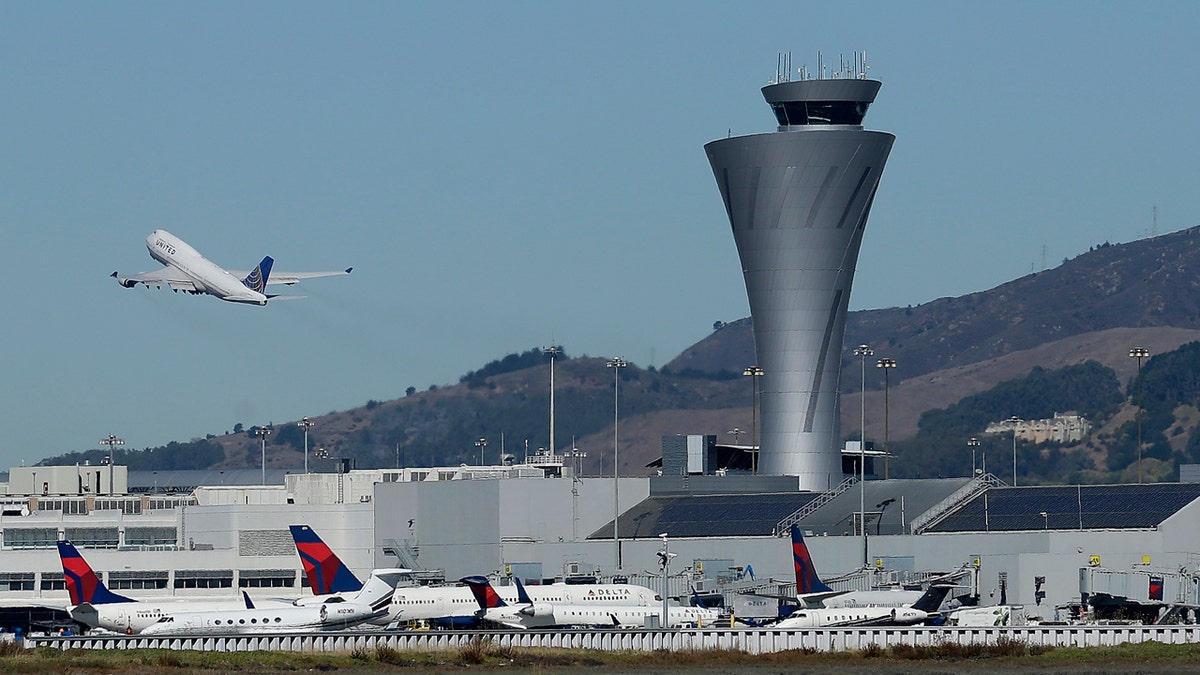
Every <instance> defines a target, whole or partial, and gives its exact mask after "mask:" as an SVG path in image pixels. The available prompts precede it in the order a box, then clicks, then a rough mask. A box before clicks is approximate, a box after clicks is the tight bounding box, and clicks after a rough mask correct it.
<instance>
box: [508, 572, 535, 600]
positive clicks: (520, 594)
mask: <svg viewBox="0 0 1200 675" xmlns="http://www.w3.org/2000/svg"><path fill="white" fill-rule="evenodd" d="M512 580H513V581H514V582H516V584H517V602H519V603H521V604H522V605H532V604H533V600H531V599H530V598H529V594H528V593H526V592H525V584H523V583H521V577H513V578H512Z"/></svg>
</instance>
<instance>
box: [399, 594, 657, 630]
mask: <svg viewBox="0 0 1200 675" xmlns="http://www.w3.org/2000/svg"><path fill="white" fill-rule="evenodd" d="M525 590H526V592H528V593H529V596H530V598H531V599H532V600H533V601H534V602H540V603H558V604H566V605H577V606H584V607H590V606H593V605H595V606H601V605H604V606H610V605H627V606H630V607H656V606H657V607H662V597H661V596H659V595H658V594H656V593H655V592H654V591H652V590H651V589H649V588H646V587H645V586H637V585H634V584H551V585H548V586H526V587H525ZM496 592H497V594H498V595H499V596H500V597H501V599H503V600H504V601H505V602H506V603H508V604H510V605H515V604H517V590H516V588H515V587H514V586H501V587H500V588H497V589H496ZM478 609H479V604H478V603H477V601H476V600H475V597H474V596H473V595H472V594H471V589H470V588H467V587H466V586H439V587H420V588H397V589H396V592H395V593H393V594H392V603H391V606H390V607H389V611H388V619H389V620H390V621H420V620H431V619H452V618H470V617H473V616H475V612H476V611H477V610H478ZM639 625H640V624H639Z"/></svg>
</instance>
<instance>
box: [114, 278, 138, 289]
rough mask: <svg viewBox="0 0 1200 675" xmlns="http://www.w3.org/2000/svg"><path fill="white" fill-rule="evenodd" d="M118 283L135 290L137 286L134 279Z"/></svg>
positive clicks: (119, 280)
mask: <svg viewBox="0 0 1200 675" xmlns="http://www.w3.org/2000/svg"><path fill="white" fill-rule="evenodd" d="M117 281H118V282H119V283H120V284H121V285H122V286H124V287H125V288H133V287H134V286H137V282H136V281H134V280H133V279H117Z"/></svg>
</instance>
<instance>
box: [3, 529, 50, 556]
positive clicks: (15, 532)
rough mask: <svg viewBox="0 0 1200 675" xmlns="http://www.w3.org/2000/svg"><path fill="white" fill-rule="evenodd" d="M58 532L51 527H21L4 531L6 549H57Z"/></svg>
mask: <svg viewBox="0 0 1200 675" xmlns="http://www.w3.org/2000/svg"><path fill="white" fill-rule="evenodd" d="M57 542H58V530H57V529H55V528H50V527H21V528H12V529H6V530H4V548H5V549H6V550H9V551H28V550H33V549H44V548H55V546H57Z"/></svg>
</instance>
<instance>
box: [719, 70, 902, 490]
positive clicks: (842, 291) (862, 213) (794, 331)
mask: <svg viewBox="0 0 1200 675" xmlns="http://www.w3.org/2000/svg"><path fill="white" fill-rule="evenodd" d="M788 69H789V70H790V64H789V68H788ZM854 70H855V71H859V72H853V73H851V72H846V73H844V77H838V76H835V77H833V78H829V79H825V78H816V79H812V78H808V77H806V76H803V75H802V76H801V79H799V80H797V81H791V80H790V79H789V80H788V81H777V82H775V83H773V84H770V85H768V86H766V87H763V89H762V93H763V97H764V98H766V100H767V103H768V104H769V105H770V106H771V110H772V111H774V113H775V118H776V119H777V120H778V122H779V127H778V129H777V130H776V131H775V133H764V134H754V135H750V136H734V137H731V138H725V139H722V140H718V141H713V142H711V143H708V144H707V145H705V146H704V150H705V152H706V153H707V154H708V161H709V163H710V164H711V165H712V169H713V174H714V176H715V177H716V179H717V187H718V188H720V190H721V197H722V199H723V200H724V201H725V211H726V213H727V214H728V215H729V224H730V225H731V226H732V227H733V239H734V242H735V243H736V244H737V249H738V256H739V257H740V258H741V262H742V273H743V275H744V276H745V281H746V295H747V296H748V297H749V300H750V316H751V318H752V319H753V322H754V343H755V351H756V355H757V359H758V363H757V365H758V366H759V367H760V368H762V369H763V371H764V373H763V375H762V385H761V386H762V397H761V404H760V410H761V421H760V423H759V429H760V431H759V447H760V451H759V461H758V467H759V468H758V470H759V473H762V474H769V475H794V476H799V486H800V488H801V489H803V490H827V489H829V488H831V487H833V486H835V485H837V484H838V483H840V482H841V481H842V478H843V474H842V464H841V447H840V446H841V433H840V429H839V426H840V425H839V421H838V385H839V379H840V377H841V357H842V339H843V336H844V334H845V330H846V311H847V308H848V305H849V301H850V286H851V284H852V283H853V281H854V268H855V265H856V264H857V261H858V250H859V246H860V245H861V244H862V236H863V230H864V229H865V228H866V225H867V215H868V213H870V210H871V203H872V201H873V200H874V197H875V190H876V188H877V187H878V185H879V178H880V176H881V175H882V174H883V165H884V163H886V162H887V158H888V153H889V152H890V151H891V149H892V142H893V141H894V140H895V136H893V135H891V134H889V133H884V132H879V131H865V130H864V129H863V127H862V121H863V117H864V116H865V115H866V113H867V107H868V106H869V105H870V104H871V103H872V102H873V101H874V100H875V94H876V93H877V92H878V91H879V86H880V82H879V81H877V80H870V79H866V75H865V66H864V67H863V68H862V69H861V71H860V69H859V68H858V67H857V61H856V67H855V69H854ZM802 72H803V71H802ZM779 79H782V78H778V77H777V80H779Z"/></svg>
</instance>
